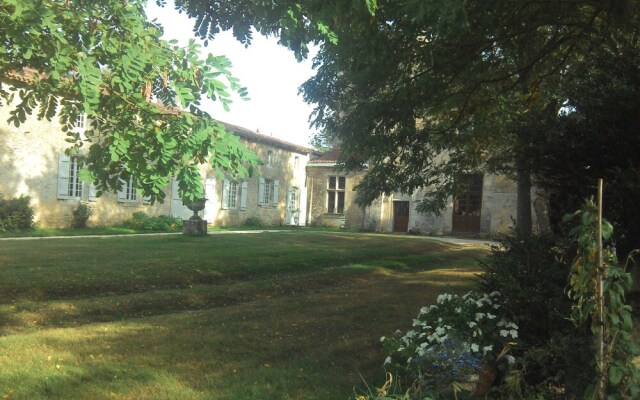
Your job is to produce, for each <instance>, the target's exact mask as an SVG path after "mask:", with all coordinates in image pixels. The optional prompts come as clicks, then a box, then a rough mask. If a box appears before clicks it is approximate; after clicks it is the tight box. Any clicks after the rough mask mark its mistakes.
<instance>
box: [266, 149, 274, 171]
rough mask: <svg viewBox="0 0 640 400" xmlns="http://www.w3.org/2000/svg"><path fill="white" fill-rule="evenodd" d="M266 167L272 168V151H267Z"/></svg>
mask: <svg viewBox="0 0 640 400" xmlns="http://www.w3.org/2000/svg"><path fill="white" fill-rule="evenodd" d="M267 166H269V167H271V166H273V151H271V150H269V151H267Z"/></svg>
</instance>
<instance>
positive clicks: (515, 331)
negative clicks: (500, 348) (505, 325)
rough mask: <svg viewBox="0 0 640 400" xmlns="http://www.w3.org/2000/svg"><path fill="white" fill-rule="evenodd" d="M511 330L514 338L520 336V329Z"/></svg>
mask: <svg viewBox="0 0 640 400" xmlns="http://www.w3.org/2000/svg"><path fill="white" fill-rule="evenodd" d="M510 332H511V337H512V338H514V339H515V338H517V337H518V331H517V330H515V329H512V330H511V331H510Z"/></svg>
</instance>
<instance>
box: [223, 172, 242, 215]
mask: <svg viewBox="0 0 640 400" xmlns="http://www.w3.org/2000/svg"><path fill="white" fill-rule="evenodd" d="M239 192H240V190H239V184H238V182H234V181H230V180H227V179H225V180H224V183H223V188H222V208H238V194H239Z"/></svg>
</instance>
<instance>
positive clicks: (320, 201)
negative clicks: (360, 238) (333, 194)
mask: <svg viewBox="0 0 640 400" xmlns="http://www.w3.org/2000/svg"><path fill="white" fill-rule="evenodd" d="M330 176H344V177H345V178H346V181H345V207H344V212H343V213H341V214H337V213H328V212H327V211H328V210H327V188H328V179H329V177H330ZM361 179H362V176H361V175H360V174H354V173H343V172H340V171H336V169H335V167H334V166H333V165H322V164H319V165H314V164H312V165H309V166H308V167H307V191H308V202H309V212H308V215H309V216H308V219H309V223H310V224H311V225H321V226H331V227H345V228H350V229H368V228H367V226H365V222H366V220H367V219H366V218H367V215H368V214H367V213H366V210H365V209H363V208H361V207H359V206H358V205H357V204H355V198H356V191H355V189H354V187H355V186H356V185H357V184H358V183H359V182H360V180H361ZM369 222H370V218H369Z"/></svg>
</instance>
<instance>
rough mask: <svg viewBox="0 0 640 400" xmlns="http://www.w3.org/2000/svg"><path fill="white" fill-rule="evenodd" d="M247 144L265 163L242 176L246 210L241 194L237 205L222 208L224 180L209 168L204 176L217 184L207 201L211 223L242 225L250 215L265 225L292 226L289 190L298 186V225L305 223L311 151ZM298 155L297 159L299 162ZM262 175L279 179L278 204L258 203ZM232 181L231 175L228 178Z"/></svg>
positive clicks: (266, 178) (207, 214) (239, 181)
mask: <svg viewBox="0 0 640 400" xmlns="http://www.w3.org/2000/svg"><path fill="white" fill-rule="evenodd" d="M242 142H243V144H244V145H245V146H247V148H248V149H250V150H251V151H253V152H255V153H256V154H257V155H258V157H259V158H260V160H262V162H263V163H264V165H261V166H258V168H257V170H256V172H255V173H254V175H253V176H252V177H247V178H244V179H238V180H236V182H238V183H239V187H240V188H241V186H242V185H241V184H242V182H246V190H247V194H246V198H247V203H246V209H241V207H240V205H239V198H240V194H238V204H237V205H236V207H234V208H227V209H223V208H222V194H223V179H221V178H220V177H219V176H218V174H217V173H216V171H214V170H213V169H211V168H206V169H205V170H204V171H203V176H205V177H206V179H207V180H209V181H210V182H211V184H212V186H213V188H214V189H213V192H212V193H211V194H208V195H207V198H208V199H209V200H210V201H208V202H207V205H206V207H207V209H206V210H205V211H204V212H203V214H204V215H206V216H208V218H207V220H208V221H209V223H211V224H213V225H216V226H233V225H236V226H237V225H242V224H244V223H245V221H246V220H247V218H259V219H260V220H261V221H262V223H263V224H265V225H291V224H295V220H294V219H292V218H289V219H287V217H289V215H288V214H287V204H286V203H287V191H288V189H289V188H293V187H295V188H297V189H298V195H299V199H298V208H297V210H298V211H297V213H298V220H297V225H305V223H306V221H305V216H306V208H307V201H306V199H307V188H306V187H305V183H306V182H305V181H306V179H305V178H306V175H305V166H306V164H307V162H308V159H309V156H308V154H305V153H302V152H296V151H291V150H287V149H282V148H279V147H277V146H275V145H269V144H265V143H254V142H251V141H248V140H245V139H243V140H242ZM269 152H271V157H272V159H271V163H269V162H268V153H269ZM296 158H297V161H296ZM260 178H263V179H265V180H270V181H278V183H279V190H278V202H277V204H267V205H259V204H258V193H259V182H260ZM227 179H229V180H232V179H231V178H227Z"/></svg>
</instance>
